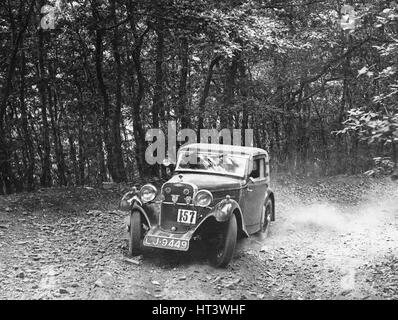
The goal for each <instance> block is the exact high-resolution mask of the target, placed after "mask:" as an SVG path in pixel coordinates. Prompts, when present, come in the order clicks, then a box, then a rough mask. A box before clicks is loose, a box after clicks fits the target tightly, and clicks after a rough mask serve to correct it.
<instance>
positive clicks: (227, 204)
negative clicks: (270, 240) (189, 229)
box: [194, 199, 249, 237]
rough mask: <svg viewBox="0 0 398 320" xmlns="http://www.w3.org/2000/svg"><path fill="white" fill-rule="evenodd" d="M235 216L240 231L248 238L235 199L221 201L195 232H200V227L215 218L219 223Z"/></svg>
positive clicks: (240, 211)
mask: <svg viewBox="0 0 398 320" xmlns="http://www.w3.org/2000/svg"><path fill="white" fill-rule="evenodd" d="M233 214H235V216H236V220H237V223H238V229H239V230H240V231H241V232H242V233H243V234H244V236H246V237H248V236H249V233H248V232H247V230H246V227H245V224H244V220H243V215H242V210H241V208H240V206H239V203H237V202H236V201H235V200H233V199H224V200H222V201H220V202H219V203H218V204H217V205H216V206H215V207H214V208H213V209H212V210H211V211H210V213H209V214H208V215H207V216H206V217H205V218H204V219H203V220H202V221H201V222H200V223H199V224H198V225H197V226H196V228H195V230H194V231H196V230H198V229H199V227H200V226H201V225H202V224H203V223H205V222H206V221H208V220H209V219H211V218H214V219H215V220H216V221H217V222H226V221H228V220H229V219H230V218H231V216H232V215H233Z"/></svg>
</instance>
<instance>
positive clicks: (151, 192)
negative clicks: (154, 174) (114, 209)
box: [140, 184, 158, 202]
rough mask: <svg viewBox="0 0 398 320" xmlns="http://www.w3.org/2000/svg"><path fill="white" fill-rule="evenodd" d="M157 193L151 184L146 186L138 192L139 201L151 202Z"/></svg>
mask: <svg viewBox="0 0 398 320" xmlns="http://www.w3.org/2000/svg"><path fill="white" fill-rule="evenodd" d="M157 192H158V191H157V189H156V187H155V186H153V185H151V184H146V185H145V186H143V187H142V188H141V190H140V196H141V200H142V201H143V202H149V201H152V200H153V199H155V197H156V194H157Z"/></svg>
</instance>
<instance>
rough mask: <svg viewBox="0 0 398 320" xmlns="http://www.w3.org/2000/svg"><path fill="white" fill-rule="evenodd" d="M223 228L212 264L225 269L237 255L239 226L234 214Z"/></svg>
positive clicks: (213, 254)
mask: <svg viewBox="0 0 398 320" xmlns="http://www.w3.org/2000/svg"><path fill="white" fill-rule="evenodd" d="M223 227H224V230H223V232H222V233H221V234H222V238H221V239H220V241H219V243H218V245H217V246H216V249H215V250H214V252H213V253H212V257H211V264H212V265H213V266H214V267H216V268H225V267H226V266H227V265H228V264H229V263H230V262H231V260H232V258H233V255H234V253H235V246H236V240H237V235H238V224H237V221H236V217H235V215H234V214H233V215H232V216H231V218H230V219H229V221H228V222H226V223H225V225H224V226H223Z"/></svg>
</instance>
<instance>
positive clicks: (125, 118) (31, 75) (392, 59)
mask: <svg viewBox="0 0 398 320" xmlns="http://www.w3.org/2000/svg"><path fill="white" fill-rule="evenodd" d="M397 22H398V5H397V3H395V2H394V1H382V0H377V1H374V0H372V1H370V0H361V1H359V0H346V1H343V0H228V1H226V0H219V1H211V0H71V1H70V0H57V1H53V0H1V5H0V39H1V41H0V86H1V93H0V194H10V193H15V192H22V191H32V190H35V189H37V188H40V187H51V186H74V185H79V186H83V185H97V184H101V183H102V182H106V181H113V182H128V181H134V180H135V179H137V178H144V177H148V176H154V175H160V174H161V173H162V170H161V169H162V168H159V167H156V166H155V167H154V166H149V165H148V164H147V163H146V162H145V150H146V148H147V147H148V141H146V132H147V131H148V130H149V129H152V128H161V129H162V130H164V131H167V125H168V122H169V121H176V123H177V127H178V128H177V129H178V130H180V129H182V128H191V129H194V130H195V131H198V130H200V129H203V128H206V129H211V128H214V129H217V130H221V129H223V128H227V129H242V132H243V130H244V129H253V130H254V131H253V132H254V145H255V146H257V147H260V148H263V149H265V150H267V151H268V152H269V154H270V157H271V166H272V171H273V175H277V174H278V173H289V174H294V175H304V176H329V175H337V174H356V173H364V172H368V173H369V174H377V173H378V172H381V171H387V172H391V171H392V170H393V169H394V167H396V163H397V152H398V150H397V143H398V111H397V109H398V108H397V107H396V99H397V94H398V69H397V63H398V23H397Z"/></svg>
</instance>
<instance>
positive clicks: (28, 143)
mask: <svg viewBox="0 0 398 320" xmlns="http://www.w3.org/2000/svg"><path fill="white" fill-rule="evenodd" d="M25 75H26V60H25V53H24V52H23V51H22V53H21V67H20V77H21V82H20V110H21V121H22V133H23V136H24V144H25V150H26V162H27V167H26V172H25V180H26V186H27V190H28V191H32V190H33V189H34V168H35V156H34V148H33V142H32V138H31V133H30V132H29V125H28V113H27V110H26V104H25Z"/></svg>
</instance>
